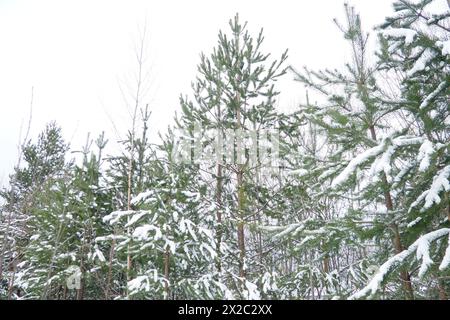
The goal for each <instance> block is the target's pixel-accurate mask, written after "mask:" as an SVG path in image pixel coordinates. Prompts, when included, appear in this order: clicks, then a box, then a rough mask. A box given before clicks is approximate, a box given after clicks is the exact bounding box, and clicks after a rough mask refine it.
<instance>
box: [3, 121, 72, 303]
mask: <svg viewBox="0 0 450 320" xmlns="http://www.w3.org/2000/svg"><path fill="white" fill-rule="evenodd" d="M67 150H68V146H67V144H66V143H65V142H64V140H63V139H62V135H61V128H60V127H58V126H57V124H56V123H55V122H51V123H49V124H47V126H46V128H45V129H44V130H43V132H42V133H41V134H40V135H39V137H38V140H37V142H36V143H32V142H31V140H29V141H26V142H25V143H24V145H23V146H22V153H23V161H24V162H25V165H24V166H22V165H21V166H19V167H16V168H14V173H13V174H12V175H11V176H10V183H9V188H7V189H4V190H2V192H1V194H0V196H1V197H2V198H3V199H4V201H5V202H4V205H3V208H2V211H3V212H2V215H1V217H0V230H1V231H2V232H1V233H0V240H1V242H0V246H1V247H0V249H1V250H0V251H1V252H0V281H2V283H3V284H4V285H5V286H7V288H8V297H11V295H12V294H13V289H14V288H15V287H16V285H15V277H16V273H17V268H18V265H19V264H20V263H21V262H22V261H23V255H24V250H25V249H24V248H25V247H26V246H27V245H28V242H29V238H30V237H31V236H32V234H31V231H30V229H29V225H28V224H29V220H30V216H31V211H32V210H33V208H34V207H35V204H36V198H37V196H38V195H39V194H40V193H41V192H42V188H43V185H44V183H46V181H47V180H48V179H51V178H52V177H53V176H55V175H60V174H61V173H62V171H63V170H64V168H65V155H66V152H67ZM6 272H7V273H8V274H7V275H5V273H6ZM14 291H15V290H14Z"/></svg>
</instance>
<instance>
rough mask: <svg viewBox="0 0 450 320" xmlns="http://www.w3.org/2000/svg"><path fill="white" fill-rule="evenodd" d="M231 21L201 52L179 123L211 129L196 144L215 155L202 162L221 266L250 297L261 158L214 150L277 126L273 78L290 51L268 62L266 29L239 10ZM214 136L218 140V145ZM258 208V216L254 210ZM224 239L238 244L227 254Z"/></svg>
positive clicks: (190, 130)
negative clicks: (243, 19)
mask: <svg viewBox="0 0 450 320" xmlns="http://www.w3.org/2000/svg"><path fill="white" fill-rule="evenodd" d="M229 24H230V29H231V34H230V35H227V34H224V33H222V32H220V33H219V40H218V45H217V47H216V48H214V50H213V53H212V54H211V56H210V57H209V58H207V57H206V56H205V55H204V54H202V56H201V63H200V65H199V67H198V70H199V73H200V75H199V76H198V77H197V80H196V82H195V83H194V84H193V85H192V87H193V90H194V102H191V101H189V99H188V98H187V97H182V98H181V106H182V110H183V115H182V118H181V120H180V123H179V126H180V127H181V128H182V129H184V130H185V131H186V132H188V133H189V134H191V135H193V130H194V127H195V125H199V126H200V127H201V129H202V130H204V131H210V133H209V135H208V134H203V139H202V137H200V136H201V135H202V134H200V136H196V137H194V139H197V140H196V142H195V143H197V144H198V145H196V146H200V147H201V148H210V149H212V150H211V152H212V154H213V156H212V158H211V159H210V161H206V163H203V164H199V165H200V167H201V169H202V170H203V171H204V172H207V173H208V172H209V173H210V176H209V177H212V178H213V179H214V180H215V183H214V188H213V189H212V192H211V193H210V194H209V195H208V198H209V199H210V200H211V202H212V203H214V204H215V206H216V208H215V210H216V224H217V226H216V251H217V253H218V254H217V257H218V260H217V261H216V266H217V270H218V271H219V272H220V273H222V276H225V274H226V273H228V277H229V283H233V282H234V281H235V279H236V277H237V278H239V279H240V280H239V281H240V282H241V285H240V289H239V290H238V292H241V293H240V294H243V296H242V297H245V296H246V295H247V294H248V293H249V292H250V291H251V290H249V289H248V288H247V280H246V279H247V278H248V279H250V278H252V277H253V276H255V277H258V274H259V273H258V272H257V270H256V269H255V270H252V269H253V267H252V266H251V264H252V263H253V262H254V261H257V260H255V259H249V257H250V256H253V255H254V254H255V255H257V252H255V251H254V250H255V248H254V247H253V243H252V244H251V243H249V242H248V239H247V240H246V238H250V237H253V236H254V235H253V234H252V235H250V233H249V231H250V230H249V229H248V226H249V223H250V221H251V220H253V219H254V220H258V219H260V215H261V211H262V210H260V209H261V208H258V207H257V203H256V202H255V199H252V198H251V197H252V195H251V192H250V190H251V188H252V184H253V182H254V177H256V176H258V172H260V170H261V168H260V167H261V163H256V164H254V165H251V164H250V161H249V160H250V155H249V152H251V151H249V149H246V150H245V151H243V154H242V156H243V157H242V158H241V159H239V157H240V155H239V154H238V153H239V152H236V153H235V154H232V155H231V157H230V158H229V159H231V160H232V161H231V163H226V162H225V161H224V157H221V156H220V155H219V156H218V157H217V155H216V154H215V153H214V152H216V151H218V149H219V148H220V144H221V142H222V141H225V140H226V139H227V138H230V132H232V131H234V132H244V134H245V133H248V132H250V131H252V130H253V131H258V130H264V129H277V120H278V117H277V113H276V111H275V106H274V105H275V99H276V96H277V95H278V92H277V91H276V90H275V86H274V84H275V81H276V80H277V79H278V78H279V77H280V76H282V75H283V74H284V73H285V71H286V69H285V68H284V67H283V63H284V62H285V60H286V58H287V52H285V53H283V54H282V56H281V58H280V59H279V60H274V61H272V62H269V61H268V60H269V56H270V54H264V53H262V52H261V49H260V47H261V45H262V43H263V40H264V37H263V32H262V30H261V31H260V33H259V34H258V36H257V38H256V39H254V38H252V37H251V36H250V35H249V33H248V31H247V24H246V23H244V24H241V23H240V22H239V17H238V15H236V16H235V17H234V19H232V20H230V23H229ZM199 140H200V142H199ZM215 141H218V143H219V146H218V145H217V144H216V145H214V143H215ZM195 143H194V144H195ZM228 143H230V142H228ZM235 143H236V142H235V141H232V142H231V145H232V146H233V149H234V148H238V146H237V145H236V144H235ZM253 147H254V146H253ZM195 148H197V147H194V149H195ZM247 148H248V147H247ZM250 148H251V147H250ZM219 152H220V151H219ZM219 154H220V153H219ZM233 160H237V161H233ZM204 176H205V175H204ZM209 177H208V178H207V179H209ZM233 180H234V181H235V182H233ZM230 192H231V193H230ZM254 212H256V213H257V215H256V216H254V215H253V214H252V213H254ZM230 227H232V228H233V229H235V230H236V238H235V236H233V234H231V233H230V231H231V230H232V229H230ZM226 230H228V232H227V231H226ZM233 238H235V240H233ZM233 241H236V242H235V243H233ZM223 243H226V244H227V246H228V247H229V248H233V251H232V252H231V253H230V255H227V256H226V257H224V256H222V251H221V245H222V244H223ZM233 256H235V257H236V258H234V257H233ZM230 258H231V259H232V260H234V262H233V264H236V262H237V272H236V273H235V272H234V271H232V270H231V269H230V268H229V266H228V263H229V262H228V261H230V260H229V259H230ZM229 272H231V273H229ZM253 272H254V274H252V273H253ZM250 281H251V280H250ZM249 286H252V285H251V284H249ZM244 292H246V293H244Z"/></svg>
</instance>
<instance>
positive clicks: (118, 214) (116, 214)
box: [103, 210, 136, 225]
mask: <svg viewBox="0 0 450 320" xmlns="http://www.w3.org/2000/svg"><path fill="white" fill-rule="evenodd" d="M135 212H136V211H133V210H126V211H113V212H111V213H110V214H108V215H106V216H104V217H103V222H105V223H107V222H109V224H111V225H113V224H115V223H116V222H117V221H119V220H120V218H122V217H125V216H129V215H131V214H133V213H135Z"/></svg>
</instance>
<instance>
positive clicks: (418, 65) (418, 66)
mask: <svg viewBox="0 0 450 320" xmlns="http://www.w3.org/2000/svg"><path fill="white" fill-rule="evenodd" d="M434 57H436V52H434V51H432V50H431V49H429V48H427V49H425V50H424V51H423V52H422V54H421V55H420V56H419V58H418V59H417V60H416V62H415V63H414V65H413V67H412V68H411V69H410V70H408V71H407V72H406V75H407V76H408V77H412V76H413V75H414V74H416V73H417V72H420V71H423V70H425V67H426V66H427V64H428V63H429V62H430V61H431V60H432V59H433V58H434Z"/></svg>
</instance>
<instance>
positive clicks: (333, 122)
mask: <svg viewBox="0 0 450 320" xmlns="http://www.w3.org/2000/svg"><path fill="white" fill-rule="evenodd" d="M345 10H346V16H347V22H346V24H345V25H340V24H339V23H337V22H336V23H337V25H338V27H339V28H340V29H341V30H342V32H343V33H344V36H345V38H346V39H347V41H348V42H349V44H350V48H351V52H352V61H351V62H349V63H347V64H346V65H345V69H344V70H343V71H338V70H325V71H319V72H314V71H310V70H308V69H306V68H305V70H304V72H302V73H299V72H296V71H295V70H294V71H295V73H296V75H297V80H299V81H301V82H303V83H304V84H305V85H306V86H309V87H311V88H313V89H314V90H315V91H316V92H317V93H319V94H320V95H323V96H324V97H325V98H326V99H327V100H328V101H327V103H320V104H319V105H307V106H306V107H305V108H304V115H305V117H307V118H308V119H309V120H310V121H313V122H314V123H316V124H317V125H318V126H320V128H321V132H323V133H324V134H325V137H326V139H327V143H328V144H329V145H331V146H335V152H334V154H333V155H331V156H328V157H326V158H325V159H323V160H324V161H323V162H321V163H319V165H318V166H317V167H316V168H315V169H314V171H315V172H316V174H317V175H318V177H319V180H321V181H324V182H325V181H329V182H331V183H330V185H329V187H328V188H327V189H328V190H327V191H328V194H329V195H331V196H334V197H336V199H338V201H340V202H341V203H342V204H343V205H344V206H343V209H341V210H342V213H343V214H346V215H347V216H350V214H351V215H353V219H356V220H359V221H360V222H361V221H368V224H367V226H365V228H364V229H365V230H366V231H367V232H368V233H367V232H366V233H367V235H368V236H369V237H371V238H372V239H373V240H374V241H376V242H377V243H378V246H377V247H379V249H378V250H377V251H378V252H376V256H378V257H380V255H381V256H383V255H386V254H388V252H386V251H384V248H392V249H393V251H394V253H397V254H398V253H400V252H402V251H403V249H404V244H403V241H404V240H403V239H402V235H401V232H400V231H399V226H398V224H399V222H400V219H401V216H402V204H401V203H400V202H399V201H397V198H396V196H397V194H396V193H393V192H392V190H391V182H392V175H393V174H394V172H395V171H397V170H398V168H397V167H395V165H391V156H392V154H393V153H394V152H395V147H394V146H392V145H395V143H396V142H392V143H390V141H392V139H395V138H396V137H398V134H397V133H395V132H389V130H387V128H389V127H395V126H397V127H398V126H403V125H404V124H403V123H400V124H399V123H396V122H395V120H393V118H394V117H393V116H392V115H394V114H395V113H396V112H398V111H397V109H398V108H397V107H396V106H394V105H392V104H390V103H385V102H384V100H385V97H386V92H385V90H384V87H383V85H382V84H380V82H382V81H381V80H383V79H384V78H385V74H384V73H383V72H382V70H381V68H380V67H379V65H378V64H370V63H369V62H368V61H369V60H368V57H367V43H368V35H367V34H366V33H364V32H363V31H362V29H361V19H360V17H359V15H358V14H356V13H355V11H354V9H353V8H352V7H350V6H348V5H345ZM394 119H395V118H394ZM398 139H403V137H398ZM410 142H411V141H410V140H408V139H405V140H402V141H399V144H401V146H402V147H407V146H408V144H409V143H410ZM385 151H386V152H385ZM382 155H384V157H383V156H382ZM374 158H375V159H376V158H378V159H377V160H379V161H375V162H373V160H374ZM345 199H349V201H346V200H345ZM345 212H347V213H345ZM356 220H355V221H356ZM357 230H358V229H355V234H356V231H357ZM380 231H381V232H380ZM386 235H390V236H389V237H386ZM389 242H391V245H389ZM373 254H374V253H372V256H373ZM374 263H376V261H375V262H374ZM400 277H401V279H402V280H401V283H402V290H403V297H408V298H413V288H412V286H411V281H410V275H409V273H408V272H407V270H400Z"/></svg>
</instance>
